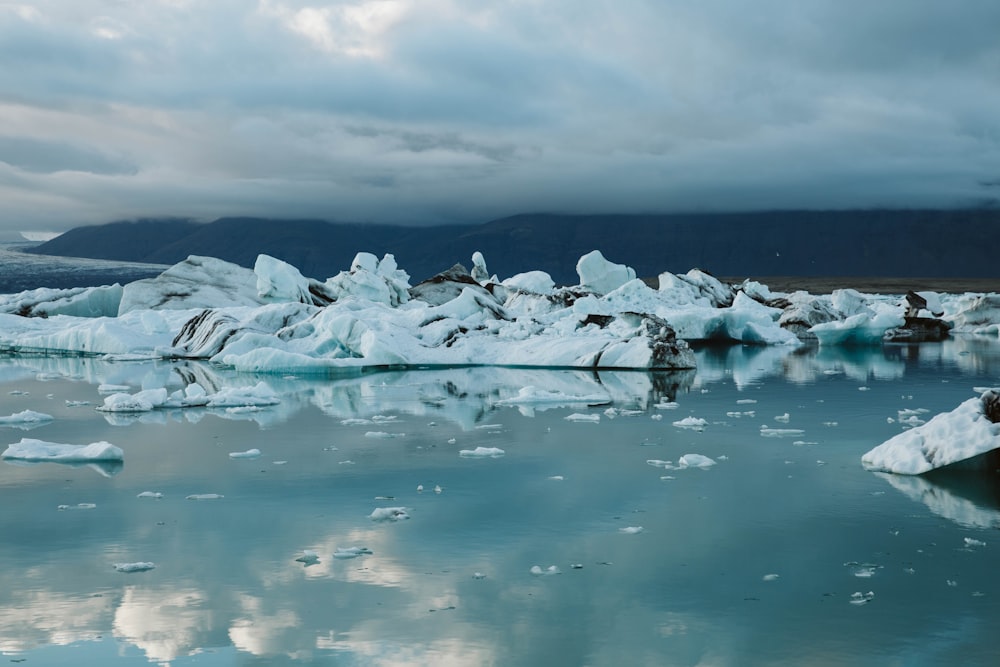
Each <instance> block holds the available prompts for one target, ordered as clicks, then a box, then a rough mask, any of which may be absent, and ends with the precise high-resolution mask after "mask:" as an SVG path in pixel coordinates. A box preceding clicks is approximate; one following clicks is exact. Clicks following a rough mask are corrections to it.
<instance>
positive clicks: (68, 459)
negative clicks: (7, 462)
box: [0, 438, 125, 463]
mask: <svg viewBox="0 0 1000 667" xmlns="http://www.w3.org/2000/svg"><path fill="white" fill-rule="evenodd" d="M124 457H125V453H124V452H123V451H122V450H121V448H120V447H116V446H115V445H112V444H111V443H109V442H104V441H101V442H92V443H90V444H89V445H64V444H60V443H55V442H45V441H44V440H35V439H32V438H22V439H21V441H20V442H16V443H14V444H11V445H8V446H7V449H5V450H4V452H3V454H0V458H4V459H11V460H17V461H26V462H45V461H52V462H56V463H90V462H94V461H122V460H123V459H124Z"/></svg>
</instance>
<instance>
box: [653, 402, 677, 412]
mask: <svg viewBox="0 0 1000 667" xmlns="http://www.w3.org/2000/svg"><path fill="white" fill-rule="evenodd" d="M653 407H654V408H656V409H657V410H676V409H677V408H678V407H680V403H677V402H675V401H664V402H663V403H657V404H656V405H654V406H653Z"/></svg>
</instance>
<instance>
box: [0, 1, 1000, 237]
mask: <svg viewBox="0 0 1000 667" xmlns="http://www.w3.org/2000/svg"><path fill="white" fill-rule="evenodd" d="M998 30H1000V2H997V1H996V0H936V1H935V0H878V2H871V1H869V0H865V1H862V0H781V1H778V0H755V2H752V3H751V2H746V1H744V0H699V2H690V1H689V0H648V1H642V0H506V1H495V2H491V1H488V0H466V1H459V0H353V1H350V2H321V1H319V0H305V1H300V0H33V1H31V2H5V1H4V0H0V202H2V206H0V238H4V237H6V236H9V235H11V234H16V233H17V232H19V231H30V232H34V233H36V234H37V233H40V232H45V231H64V230H66V229H69V228H72V227H75V226H78V225H80V224H87V223H95V222H105V221H110V220H116V219H127V218H134V217H148V216H178V217H193V218H196V219H204V220H210V219H214V218H216V217H220V216H225V215H252V216H261V217H277V218H289V217H309V218H323V219H329V220H344V221H370V222H389V223H401V224H432V223H480V222H486V221H488V220H490V219H493V218H497V217H502V216H506V215H512V214H516V213H522V212H562V213H601V212H692V211H734V210H767V209H789V208H855V207H945V208H948V207H959V206H975V205H982V204H984V203H995V202H997V200H998V199H1000V39H998V38H997V35H998Z"/></svg>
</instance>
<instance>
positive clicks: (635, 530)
mask: <svg viewBox="0 0 1000 667" xmlns="http://www.w3.org/2000/svg"><path fill="white" fill-rule="evenodd" d="M644 530H645V528H643V527H642V526H625V527H624V528H619V529H618V532H619V533H624V534H626V535H638V534H639V533H641V532H642V531H644Z"/></svg>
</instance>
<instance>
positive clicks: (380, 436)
mask: <svg viewBox="0 0 1000 667" xmlns="http://www.w3.org/2000/svg"><path fill="white" fill-rule="evenodd" d="M365 437H366V438H375V439H377V440H389V439H392V438H404V437H406V434H405V433H387V432H385V431H366V432H365Z"/></svg>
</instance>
